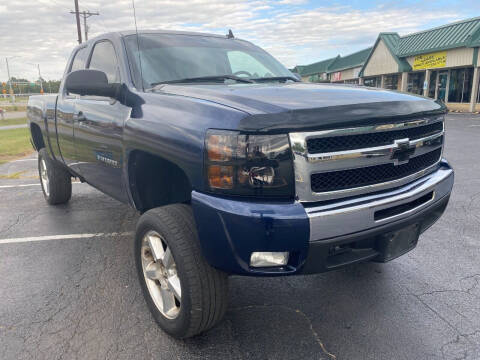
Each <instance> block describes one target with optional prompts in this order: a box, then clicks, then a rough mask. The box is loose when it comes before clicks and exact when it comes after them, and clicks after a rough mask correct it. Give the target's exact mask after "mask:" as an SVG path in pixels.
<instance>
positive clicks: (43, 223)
mask: <svg viewBox="0 0 480 360" xmlns="http://www.w3.org/2000/svg"><path fill="white" fill-rule="evenodd" d="M479 143H480V116H479V115H469V114H450V115H448V121H447V145H446V151H445V154H446V157H447V158H448V159H449V161H450V162H451V163H452V164H453V166H454V168H455V170H456V183H455V188H454V193H453V195H452V198H451V201H450V204H449V206H448V208H447V211H446V213H445V215H444V217H443V218H442V219H441V220H440V221H439V222H438V223H437V224H435V225H434V226H433V227H432V228H431V229H430V230H429V231H427V232H426V233H425V234H424V235H423V236H422V237H421V240H420V242H419V245H418V246H417V248H416V249H415V250H414V251H413V252H410V253H409V254H407V255H405V256H403V257H401V258H399V259H396V260H394V261H392V262H390V263H387V264H375V263H367V264H362V265H358V266H354V267H350V268H347V269H343V270H339V271H336V272H330V273H326V274H319V275H310V276H297V277H284V278H266V279H263V278H262V279H259V278H246V277H232V278H231V279H230V304H229V310H228V312H227V315H226V317H225V321H223V322H222V323H221V324H220V325H219V326H218V327H216V328H215V329H213V330H211V331H210V332H208V333H206V334H203V335H201V336H199V337H196V338H194V339H189V340H186V341H177V340H174V339H172V338H170V337H168V336H166V335H165V334H164V333H162V331H161V330H159V328H157V326H156V324H155V322H154V320H153V319H152V317H151V316H150V313H149V311H148V309H147V307H146V305H145V303H144V300H143V297H142V294H141V290H140V286H139V284H138V281H137V275H136V273H135V269H134V263H133V254H132V251H133V236H132V235H131V232H132V231H133V230H134V228H135V222H136V220H137V219H138V215H137V214H136V213H135V212H134V211H133V210H131V209H130V208H129V207H127V206H125V205H122V204H120V203H118V202H116V201H115V200H112V199H110V198H109V197H107V196H105V195H103V194H102V193H100V192H98V191H96V190H94V189H93V188H91V187H89V186H88V185H86V184H80V183H75V184H74V185H73V196H72V199H71V201H70V203H69V204H67V205H65V206H59V207H50V206H47V204H46V203H45V201H44V199H43V196H42V192H41V189H40V186H39V185H38V179H37V178H36V175H37V174H36V161H35V159H34V158H33V157H32V158H30V159H23V160H21V161H16V162H12V163H8V164H4V165H0V359H146V358H155V359H480V161H479V158H480V150H479ZM19 172H20V173H19ZM12 174H16V176H11V175H12ZM8 177H18V178H16V179H10V178H8Z"/></svg>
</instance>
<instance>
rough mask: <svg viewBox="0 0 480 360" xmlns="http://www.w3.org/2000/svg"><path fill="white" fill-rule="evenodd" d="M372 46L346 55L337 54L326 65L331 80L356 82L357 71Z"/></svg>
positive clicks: (358, 71)
mask: <svg viewBox="0 0 480 360" xmlns="http://www.w3.org/2000/svg"><path fill="white" fill-rule="evenodd" d="M371 50H372V48H368V49H364V50H360V51H357V52H356V53H353V54H350V55H347V56H343V57H342V56H337V57H336V58H335V60H334V61H333V62H332V63H331V64H330V65H329V66H328V69H327V74H328V78H329V80H330V81H331V82H340V83H346V84H358V83H359V73H360V71H361V70H362V67H363V65H364V63H365V60H366V59H367V57H368V55H369V54H370V51H371Z"/></svg>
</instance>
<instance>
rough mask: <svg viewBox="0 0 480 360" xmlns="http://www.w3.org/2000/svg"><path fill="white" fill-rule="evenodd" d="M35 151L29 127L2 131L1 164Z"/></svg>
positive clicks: (0, 132) (0, 145)
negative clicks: (31, 142)
mask: <svg viewBox="0 0 480 360" xmlns="http://www.w3.org/2000/svg"><path fill="white" fill-rule="evenodd" d="M32 152H33V148H32V145H31V144H30V133H29V131H28V129H12V130H1V131H0V164H2V163H5V162H7V161H10V160H14V159H18V158H21V157H24V156H27V155H28V154H31V153H32Z"/></svg>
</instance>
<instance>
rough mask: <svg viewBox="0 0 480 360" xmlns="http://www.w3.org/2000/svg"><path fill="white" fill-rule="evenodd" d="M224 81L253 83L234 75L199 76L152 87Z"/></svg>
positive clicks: (160, 83)
mask: <svg viewBox="0 0 480 360" xmlns="http://www.w3.org/2000/svg"><path fill="white" fill-rule="evenodd" d="M224 80H234V81H237V82H241V83H249V84H251V83H253V81H252V80H250V79H246V78H242V77H239V76H235V75H214V76H199V77H192V78H185V79H177V80H167V81H160V82H156V83H152V84H151V85H152V86H157V85H163V84H182V83H192V82H202V81H205V82H219V81H224Z"/></svg>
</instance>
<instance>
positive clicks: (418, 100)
mask: <svg viewBox="0 0 480 360" xmlns="http://www.w3.org/2000/svg"><path fill="white" fill-rule="evenodd" d="M445 112H446V109H445V106H444V105H443V104H442V103H440V102H435V101H432V100H429V99H427V98H423V97H419V96H413V95H408V94H404V93H399V92H394V91H386V90H381V89H372V88H365V87H361V86H347V85H341V86H339V85H333V84H312V83H303V82H301V81H299V79H298V78H297V77H296V76H295V75H294V74H293V73H291V72H290V71H289V70H287V69H286V68H285V67H284V66H282V65H281V64H280V63H279V62H278V61H277V60H275V59H274V58H273V57H272V56H271V55H269V54H268V53H266V52H265V51H263V50H262V49H260V48H259V47H257V46H255V45H253V44H252V43H250V42H247V41H244V40H240V39H236V38H234V37H233V36H232V34H229V35H228V36H218V35H209V34H199V33H189V32H169V31H142V32H140V33H136V32H115V33H109V34H105V35H103V36H99V37H97V38H95V39H91V40H89V41H88V42H86V43H83V44H81V45H79V46H77V47H76V48H75V49H74V51H73V52H72V55H71V57H70V59H69V60H68V64H67V67H66V70H65V73H64V77H63V80H62V83H61V86H60V91H59V93H58V95H43V96H32V97H30V99H29V102H28V118H29V127H30V131H31V139H32V144H33V146H34V148H35V149H36V150H37V151H38V155H39V156H38V169H39V176H40V182H41V186H42V189H43V194H44V196H45V199H46V201H47V202H48V203H49V204H51V205H56V204H64V203H67V202H68V201H69V199H70V197H71V193H72V185H71V184H72V183H71V179H72V178H78V179H79V180H80V181H82V182H86V183H88V184H90V185H91V186H93V187H95V188H97V189H98V190H100V191H101V192H103V193H105V194H108V195H109V196H111V197H113V198H115V199H117V200H119V201H120V202H122V203H125V204H128V205H130V206H132V207H133V208H134V209H136V210H137V211H138V212H139V213H140V214H141V217H140V218H139V220H138V224H137V226H136V234H135V240H134V256H135V259H136V270H137V272H138V275H139V280H140V284H141V287H142V290H143V293H144V296H145V300H146V303H147V305H148V307H149V309H150V311H151V313H152V315H153V317H154V318H155V320H156V321H157V323H158V324H159V326H160V327H161V328H162V329H164V330H165V331H166V332H167V333H168V334H170V335H172V336H174V337H177V338H186V337H190V336H193V335H196V334H199V333H201V332H202V331H205V330H207V329H209V328H211V327H212V326H214V325H215V324H217V323H218V322H219V321H220V320H221V319H222V317H223V315H224V314H225V311H226V308H227V295H228V276H229V275H231V274H235V275H249V276H284V275H293V274H312V273H319V272H324V271H329V270H333V269H339V268H341V267H343V266H347V265H350V264H354V263H359V262H365V261H376V262H386V261H389V260H392V259H394V258H396V257H398V256H400V255H402V254H405V253H406V252H408V251H410V250H412V249H413V248H414V247H415V246H416V244H417V241H418V238H419V235H420V234H421V233H422V232H424V231H425V230H426V229H427V228H428V227H430V226H431V225H432V224H433V223H434V222H435V221H437V220H438V219H439V217H440V216H441V215H442V213H443V212H444V210H445V208H446V206H447V203H448V200H449V196H450V193H451V190H452V187H453V182H454V173H453V170H452V168H451V167H450V166H449V164H448V162H447V161H446V160H445V159H444V158H443V156H442V153H443V145H444V122H445V121H444V120H445ZM71 206H75V205H74V204H71Z"/></svg>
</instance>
